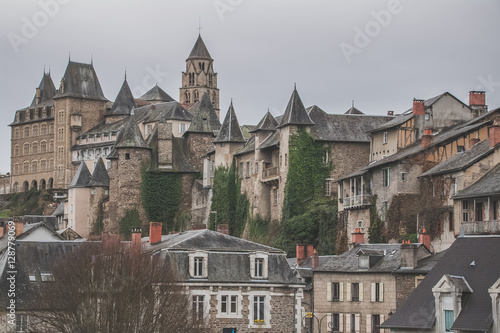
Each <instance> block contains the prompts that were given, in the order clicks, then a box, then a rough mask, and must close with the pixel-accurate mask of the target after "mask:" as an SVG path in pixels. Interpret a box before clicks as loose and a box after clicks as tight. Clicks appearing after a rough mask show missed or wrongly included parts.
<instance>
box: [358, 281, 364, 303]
mask: <svg viewBox="0 0 500 333" xmlns="http://www.w3.org/2000/svg"><path fill="white" fill-rule="evenodd" d="M359 301H360V302H363V283H360V284H359Z"/></svg>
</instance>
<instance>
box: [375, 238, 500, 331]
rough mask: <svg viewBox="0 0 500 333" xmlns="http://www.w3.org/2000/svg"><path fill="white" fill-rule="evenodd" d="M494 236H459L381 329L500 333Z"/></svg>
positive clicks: (499, 274) (499, 271)
mask: <svg viewBox="0 0 500 333" xmlns="http://www.w3.org/2000/svg"><path fill="white" fill-rule="evenodd" d="M499 249H500V238H498V237H496V236H473V237H472V236H465V237H459V238H457V240H456V241H455V242H454V243H453V244H452V245H451V247H450V248H449V249H448V250H447V251H446V253H445V254H444V255H443V257H442V258H441V259H440V260H439V261H438V262H437V263H436V265H435V266H434V268H433V269H432V270H431V271H430V272H429V273H428V274H427V276H426V277H425V278H424V279H423V280H422V281H421V283H420V284H419V285H418V287H417V288H416V289H415V290H414V291H413V292H412V294H411V295H410V296H409V297H408V299H407V300H406V302H405V303H404V304H403V305H402V306H401V307H400V308H399V309H398V310H397V311H396V312H395V313H394V314H393V315H392V316H390V317H389V318H386V321H385V322H383V323H382V324H381V328H383V329H386V330H389V329H390V331H391V332H394V333H409V332H415V331H418V332H432V333H438V332H457V333H465V332H472V331H481V332H488V333H495V332H498V329H499V322H500V316H499V312H498V302H499V278H500V266H499V265H498V260H499V258H498V253H499V251H498V250H499Z"/></svg>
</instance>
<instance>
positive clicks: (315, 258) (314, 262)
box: [311, 250, 319, 269]
mask: <svg viewBox="0 0 500 333" xmlns="http://www.w3.org/2000/svg"><path fill="white" fill-rule="evenodd" d="M318 266H319V255H318V252H317V251H316V250H314V251H313V254H312V266H311V268H313V269H314V268H317V267H318Z"/></svg>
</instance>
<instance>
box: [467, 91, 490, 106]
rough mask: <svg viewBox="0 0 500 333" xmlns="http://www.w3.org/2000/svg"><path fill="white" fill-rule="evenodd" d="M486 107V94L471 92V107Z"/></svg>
mask: <svg viewBox="0 0 500 333" xmlns="http://www.w3.org/2000/svg"><path fill="white" fill-rule="evenodd" d="M472 105H486V92H484V91H469V106H472Z"/></svg>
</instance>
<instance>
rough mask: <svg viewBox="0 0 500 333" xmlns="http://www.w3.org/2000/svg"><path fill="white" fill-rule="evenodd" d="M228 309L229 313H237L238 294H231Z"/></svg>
mask: <svg viewBox="0 0 500 333" xmlns="http://www.w3.org/2000/svg"><path fill="white" fill-rule="evenodd" d="M229 311H230V312H231V314H237V313H238V296H236V295H233V296H231V306H230V310H229Z"/></svg>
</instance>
